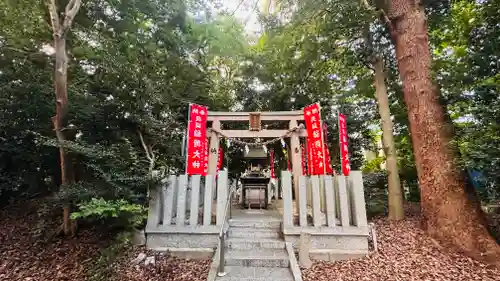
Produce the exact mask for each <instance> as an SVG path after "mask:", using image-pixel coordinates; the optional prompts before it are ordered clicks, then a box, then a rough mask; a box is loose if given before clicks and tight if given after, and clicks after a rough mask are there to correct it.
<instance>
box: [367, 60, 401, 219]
mask: <svg viewBox="0 0 500 281" xmlns="http://www.w3.org/2000/svg"><path fill="white" fill-rule="evenodd" d="M373 66H374V68H375V96H376V98H377V103H378V111H379V114H380V120H381V123H382V140H383V147H384V153H385V156H386V164H387V173H388V175H387V176H388V183H389V219H390V220H402V219H403V218H404V208H403V193H402V191H401V182H400V180H399V171H398V159H397V155H396V148H395V146H394V138H393V136H392V120H391V112H390V108H389V96H388V94H387V87H386V85H385V72H384V60H383V59H382V58H381V57H380V56H376V58H375V61H374V63H373Z"/></svg>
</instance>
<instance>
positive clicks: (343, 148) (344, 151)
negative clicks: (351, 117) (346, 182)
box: [339, 113, 351, 176]
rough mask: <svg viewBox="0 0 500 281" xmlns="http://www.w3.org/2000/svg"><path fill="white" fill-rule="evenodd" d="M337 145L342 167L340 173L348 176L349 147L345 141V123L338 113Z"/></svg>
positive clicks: (349, 168) (349, 166)
mask: <svg viewBox="0 0 500 281" xmlns="http://www.w3.org/2000/svg"><path fill="white" fill-rule="evenodd" d="M339 139H340V140H339V144H340V157H341V159H340V160H341V165H342V173H343V174H344V175H345V176H348V175H349V174H350V173H351V165H350V163H349V148H348V147H349V146H348V141H347V122H346V119H345V116H344V115H343V114H340V113H339Z"/></svg>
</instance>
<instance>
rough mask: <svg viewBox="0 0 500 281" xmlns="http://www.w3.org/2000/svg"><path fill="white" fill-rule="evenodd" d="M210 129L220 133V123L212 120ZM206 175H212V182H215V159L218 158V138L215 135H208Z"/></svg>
mask: <svg viewBox="0 0 500 281" xmlns="http://www.w3.org/2000/svg"><path fill="white" fill-rule="evenodd" d="M212 129H214V130H217V131H220V121H219V120H214V121H213V122H212ZM208 152H209V153H208V174H209V175H213V180H215V175H216V174H217V158H218V156H219V136H217V134H216V133H213V132H212V133H211V134H210V150H209V151H208Z"/></svg>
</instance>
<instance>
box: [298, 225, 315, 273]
mask: <svg viewBox="0 0 500 281" xmlns="http://www.w3.org/2000/svg"><path fill="white" fill-rule="evenodd" d="M310 250H311V234H309V233H305V232H301V233H300V237H299V264H300V267H303V268H311V266H312V261H311V259H310V257H309V251H310Z"/></svg>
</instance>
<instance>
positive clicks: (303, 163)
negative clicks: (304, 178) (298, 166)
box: [300, 144, 307, 175]
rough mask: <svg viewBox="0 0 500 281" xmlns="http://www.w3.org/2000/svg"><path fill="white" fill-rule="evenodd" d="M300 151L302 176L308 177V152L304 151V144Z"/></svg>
mask: <svg viewBox="0 0 500 281" xmlns="http://www.w3.org/2000/svg"><path fill="white" fill-rule="evenodd" d="M300 149H301V150H300V151H301V152H302V153H301V154H302V159H301V160H302V175H307V170H306V151H305V150H304V144H300Z"/></svg>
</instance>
